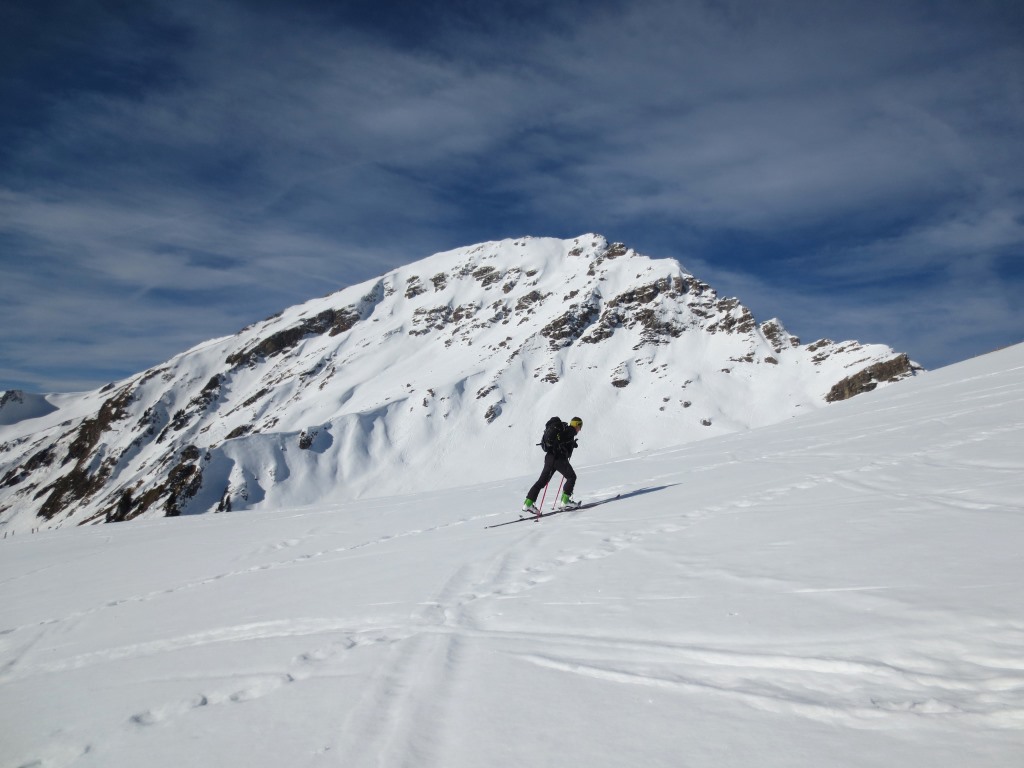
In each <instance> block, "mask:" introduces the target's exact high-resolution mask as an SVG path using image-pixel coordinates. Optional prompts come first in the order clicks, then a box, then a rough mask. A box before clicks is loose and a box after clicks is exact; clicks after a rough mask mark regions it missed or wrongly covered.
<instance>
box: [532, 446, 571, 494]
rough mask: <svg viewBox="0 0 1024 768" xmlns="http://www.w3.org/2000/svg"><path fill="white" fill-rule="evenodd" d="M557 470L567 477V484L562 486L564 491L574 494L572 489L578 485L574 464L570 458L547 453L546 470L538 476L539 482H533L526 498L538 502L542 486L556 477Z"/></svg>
mask: <svg viewBox="0 0 1024 768" xmlns="http://www.w3.org/2000/svg"><path fill="white" fill-rule="evenodd" d="M555 472H561V473H562V477H564V478H565V486H564V487H563V488H562V493H567V494H569V495H570V496H572V489H573V487H575V485H576V471H575V470H574V469H573V468H572V464H570V463H569V459H567V458H566V457H565V456H555V454H553V453H545V454H544V471H543V472H541V473H540V477H538V478H537V482H536V483H534V484H533V487H532V488H531V489H530V492H529V493H527V494H526V498H528V499H529V500H530V501H533V502H536V501H537V497H538V496H539V495H540V490H541V488H543V487H544V486H545V485H547V484H548V481H549V480H550V479H551V478H552V477H554V474H555Z"/></svg>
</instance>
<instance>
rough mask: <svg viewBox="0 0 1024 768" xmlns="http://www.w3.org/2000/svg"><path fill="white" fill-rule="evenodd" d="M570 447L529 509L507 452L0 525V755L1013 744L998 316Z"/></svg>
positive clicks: (193, 756)
mask: <svg viewBox="0 0 1024 768" xmlns="http://www.w3.org/2000/svg"><path fill="white" fill-rule="evenodd" d="M382 322H383V321H382ZM249 343H252V342H249ZM631 386H632V385H631ZM627 389H628V388H627ZM695 407H696V406H695ZM229 442H230V441H229ZM589 448H590V445H589V444H588V443H586V442H584V443H583V444H582V445H581V448H580V451H579V457H578V458H579V460H578V462H577V464H578V469H579V473H580V483H579V485H580V487H581V489H585V492H586V494H587V495H588V496H591V497H593V498H597V499H606V498H613V497H615V496H618V498H616V499H615V500H614V501H610V502H608V503H607V504H603V505H601V506H596V507H593V508H591V509H588V510H585V511H580V512H570V513H564V514H559V515H555V516H552V517H548V518H545V519H544V520H543V521H541V522H539V523H535V522H532V521H526V522H521V523H512V524H509V525H505V526H503V527H500V528H491V529H487V528H486V527H485V526H487V525H493V524H495V523H498V522H503V521H505V520H514V519H516V516H515V514H514V513H513V514H510V513H508V512H501V511H495V510H494V509H490V508H488V507H489V506H490V505H484V506H483V507H482V506H481V504H480V499H509V498H511V499H516V497H517V496H519V495H520V494H521V493H522V491H523V489H524V488H525V487H526V486H527V485H528V484H529V483H530V482H532V480H533V478H534V470H535V469H536V467H534V466H530V467H525V466H524V467H523V474H522V475H520V476H512V475H511V474H510V475H509V476H508V477H507V478H503V479H502V480H500V481H496V482H492V483H489V484H486V485H482V486H476V487H472V488H468V489H461V490H460V489H448V490H437V491H432V492H424V493H417V494H411V495H407V496H397V497H390V498H378V499H368V500H363V501H359V502H340V503H324V502H320V503H317V504H314V505H310V506H303V507H300V506H297V505H296V504H295V503H293V502H290V501H289V500H287V499H284V500H283V501H282V503H281V504H280V506H278V507H274V508H271V507H268V508H267V509H268V511H266V512H259V511H254V512H247V513H245V514H229V515H204V516H195V517H190V518H179V519H176V520H155V519H154V520H141V521H138V522H136V523H133V524H132V525H121V526H102V527H84V528H70V529H69V528H65V529H63V530H59V531H49V532H44V533H41V534H37V535H26V534H21V533H19V534H18V535H16V536H8V538H6V539H0V584H3V589H2V590H0V617H2V619H0V711H3V713H4V717H3V720H2V723H0V731H2V735H0V743H2V745H3V748H2V749H0V766H2V768H23V767H25V766H45V767H47V768H49V767H51V766H54V767H55V766H75V767H76V768H91V767H92V766H97V767H98V766H102V767H103V768H137V767H138V766H146V768H165V767H166V768H171V767H173V768H179V767H180V766H211V765H215V766H218V768H279V767H280V766H296V768H326V767H327V766H346V768H365V767H369V766H386V767H388V768H390V767H391V766H417V767H418V768H435V767H436V768H441V767H443V768H478V767H479V766H494V767H495V768H521V766H558V768H621V767H622V766H652V767H654V766H665V767H666V768H667V767H669V766H671V767H676V766H687V767H688V768H752V767H754V766H756V767H757V768H822V767H823V766H827V767H828V768H880V767H881V766H899V767H900V768H934V766H949V767H950V768H966V767H968V766H969V767H970V768H1015V767H1016V766H1019V765H1020V764H1021V757H1022V755H1024V663H1022V655H1021V648H1022V647H1024V601H1022V600H1021V597H1020V595H1021V586H1022V585H1024V558H1022V557H1021V547H1022V544H1024V345H1020V346H1017V347H1013V348H1011V349H1007V350H1003V351H1001V352H998V353H994V354H992V355H987V356H985V357H982V358H977V359H974V360H969V361H967V362H964V363H961V364H958V365H955V366H952V367H950V368H944V369H941V370H938V371H933V372H929V373H926V374H923V375H920V376H918V377H916V378H914V379H913V380H911V381H906V382H903V383H901V384H900V385H899V386H898V387H888V388H885V389H883V390H881V391H877V392H871V393H868V394H865V395H863V396H859V397H856V398H854V399H852V400H850V401H847V402H841V403H837V404H835V405H833V406H830V407H829V408H826V409H819V410H817V411H815V412H811V413H808V414H807V415H805V416H803V417H801V418H799V419H790V420H787V421H785V422H784V423H780V424H776V425H773V426H768V427H765V428H763V429H758V430H753V431H749V432H742V433H737V434H732V435H726V436H721V437H717V438H713V439H711V440H705V441H700V442H695V443H690V444H688V445H684V446H677V447H673V448H665V449H661V450H657V451H646V452H640V453H634V454H632V455H629V456H622V457H619V458H618V459H617V460H615V461H610V462H601V463H592V462H590V461H589V460H588V458H587V457H588V453H589ZM292 453H295V451H294V450H293V449H289V455H291V454H292ZM527 469H529V470H530V472H529V473H528V474H526V470H527ZM310 477H311V479H312V481H317V482H321V483H322V485H321V486H319V487H317V488H314V489H313V490H314V491H316V492H318V493H319V494H320V495H321V496H323V497H327V496H329V495H330V494H331V493H333V489H334V480H333V478H331V477H329V476H327V475H324V476H321V477H315V476H313V475H310Z"/></svg>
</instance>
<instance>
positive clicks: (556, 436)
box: [540, 416, 565, 453]
mask: <svg viewBox="0 0 1024 768" xmlns="http://www.w3.org/2000/svg"><path fill="white" fill-rule="evenodd" d="M564 430H565V422H564V421H562V420H561V419H560V418H558V417H557V416H552V417H551V418H550V419H548V421H547V424H545V425H544V434H543V435H542V436H541V438H540V447H541V449H542V450H543V451H544V453H550V452H551V451H554V450H557V449H560V448H561V447H562V445H561V443H562V432H563V431H564Z"/></svg>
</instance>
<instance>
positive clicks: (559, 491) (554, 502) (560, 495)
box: [551, 475, 565, 506]
mask: <svg viewBox="0 0 1024 768" xmlns="http://www.w3.org/2000/svg"><path fill="white" fill-rule="evenodd" d="M564 482H565V475H562V479H561V480H559V481H558V493H556V494H555V500H554V501H553V502H551V505H552V506H554V505H555V504H557V503H558V500H559V499H560V498H561V497H562V483H564Z"/></svg>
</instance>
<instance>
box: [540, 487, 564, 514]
mask: <svg viewBox="0 0 1024 768" xmlns="http://www.w3.org/2000/svg"><path fill="white" fill-rule="evenodd" d="M549 485H551V481H550V480H548V481H547V483H545V484H544V493H543V494H541V497H540V506H539V507H537V514H540V513H541V512H543V511H544V499H546V498H547V497H548V486H549ZM558 487H559V488H561V487H562V486H561V485H559V486H558Z"/></svg>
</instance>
